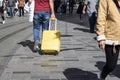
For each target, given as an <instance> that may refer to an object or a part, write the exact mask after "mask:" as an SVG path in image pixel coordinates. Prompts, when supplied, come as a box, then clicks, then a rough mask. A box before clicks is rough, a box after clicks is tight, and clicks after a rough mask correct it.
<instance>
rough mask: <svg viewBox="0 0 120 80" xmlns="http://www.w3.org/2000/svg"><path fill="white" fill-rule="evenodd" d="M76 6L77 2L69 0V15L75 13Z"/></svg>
mask: <svg viewBox="0 0 120 80" xmlns="http://www.w3.org/2000/svg"><path fill="white" fill-rule="evenodd" d="M75 4H76V2H75V0H69V13H73V8H74V5H75Z"/></svg>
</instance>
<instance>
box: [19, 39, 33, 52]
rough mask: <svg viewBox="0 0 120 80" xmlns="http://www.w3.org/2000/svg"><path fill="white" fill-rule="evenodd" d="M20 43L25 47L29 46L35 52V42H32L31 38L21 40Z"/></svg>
mask: <svg viewBox="0 0 120 80" xmlns="http://www.w3.org/2000/svg"><path fill="white" fill-rule="evenodd" d="M18 44H21V45H22V46H23V47H29V48H30V50H31V51H32V52H35V51H34V50H33V47H34V42H32V41H30V40H25V41H21V42H19V43H18Z"/></svg>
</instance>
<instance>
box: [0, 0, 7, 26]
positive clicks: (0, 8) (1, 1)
mask: <svg viewBox="0 0 120 80" xmlns="http://www.w3.org/2000/svg"><path fill="white" fill-rule="evenodd" d="M5 7H6V5H5V0H0V15H1V18H2V20H3V21H2V23H3V24H4V23H5V16H4V10H5Z"/></svg>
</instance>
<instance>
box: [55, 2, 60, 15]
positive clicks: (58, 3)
mask: <svg viewBox="0 0 120 80" xmlns="http://www.w3.org/2000/svg"><path fill="white" fill-rule="evenodd" d="M59 5H60V0H55V1H54V10H55V12H56V13H57V9H58V7H59Z"/></svg>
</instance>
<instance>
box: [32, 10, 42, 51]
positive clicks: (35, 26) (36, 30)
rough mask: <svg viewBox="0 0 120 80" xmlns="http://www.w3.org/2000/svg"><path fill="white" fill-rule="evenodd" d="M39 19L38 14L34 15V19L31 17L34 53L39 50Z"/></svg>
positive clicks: (39, 14)
mask: <svg viewBox="0 0 120 80" xmlns="http://www.w3.org/2000/svg"><path fill="white" fill-rule="evenodd" d="M41 18H42V16H41V13H40V12H35V13H34V17H33V36H34V51H38V50H39V44H40V23H41Z"/></svg>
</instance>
